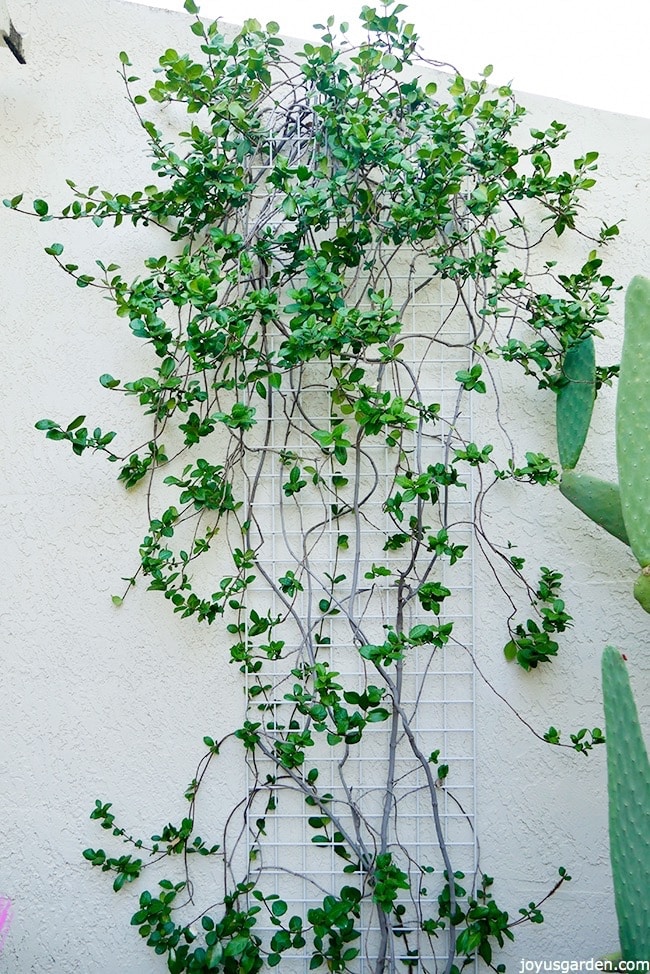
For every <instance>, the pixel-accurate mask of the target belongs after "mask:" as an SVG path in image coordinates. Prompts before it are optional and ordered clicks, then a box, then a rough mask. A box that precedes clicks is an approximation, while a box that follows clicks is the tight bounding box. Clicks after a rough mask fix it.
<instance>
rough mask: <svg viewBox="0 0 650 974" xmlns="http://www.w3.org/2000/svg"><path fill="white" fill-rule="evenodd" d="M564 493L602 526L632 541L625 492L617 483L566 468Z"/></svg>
mask: <svg viewBox="0 0 650 974" xmlns="http://www.w3.org/2000/svg"><path fill="white" fill-rule="evenodd" d="M560 493H561V494H563V495H564V497H566V498H567V500H569V501H571V503H572V504H573V505H574V506H575V507H577V508H578V509H579V510H581V511H582V512H583V514H586V515H587V517H588V518H590V519H591V520H592V521H594V522H595V523H596V524H599V525H600V527H601V528H604V529H605V531H608V532H609V533H610V534H613V535H614V537H615V538H618V539H619V541H622V542H623V543H624V544H626V545H629V543H630V542H629V540H628V536H627V531H626V530H625V522H624V520H623V511H622V510H621V495H620V492H619V489H618V486H617V485H616V484H609V483H607V481H605V480H599V479H598V477H592V476H591V475H590V474H587V473H576V472H575V470H565V471H564V472H563V474H562V483H561V484H560Z"/></svg>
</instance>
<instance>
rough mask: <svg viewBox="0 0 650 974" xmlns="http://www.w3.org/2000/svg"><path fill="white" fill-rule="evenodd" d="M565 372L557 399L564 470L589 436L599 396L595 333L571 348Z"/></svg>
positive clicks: (564, 364) (576, 456)
mask: <svg viewBox="0 0 650 974" xmlns="http://www.w3.org/2000/svg"><path fill="white" fill-rule="evenodd" d="M562 372H563V373H564V377H565V379H566V380H567V381H566V385H563V386H562V388H561V389H560V391H559V392H558V394H557V400H556V430H557V449H558V453H559V456H560V463H561V464H562V467H563V468H564V470H573V468H574V467H575V465H576V464H577V462H578V460H579V459H580V454H581V453H582V448H583V446H584V445H585V440H586V439H587V433H588V432H589V423H590V422H591V414H592V412H593V409H594V401H595V399H596V351H595V348H594V340H593V338H592V337H591V335H589V336H588V337H587V338H583V339H582V341H580V342H578V343H577V345H572V346H571V347H570V348H569V349H567V352H566V354H565V356H564V362H563V363H562Z"/></svg>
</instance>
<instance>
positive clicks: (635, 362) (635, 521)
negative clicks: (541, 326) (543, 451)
mask: <svg viewBox="0 0 650 974" xmlns="http://www.w3.org/2000/svg"><path fill="white" fill-rule="evenodd" d="M616 459H617V462H618V483H619V488H620V491H621V508H622V510H623V519H624V521H625V527H626V529H627V534H628V537H629V539H630V546H631V548H632V551H633V552H634V554H635V556H636V558H637V560H638V562H639V564H640V565H641V567H642V568H645V567H646V566H647V565H650V516H648V512H649V511H650V280H648V279H647V278H645V277H635V278H633V280H632V281H631V283H630V285H629V287H628V289H627V292H626V294H625V337H624V340H623V352H622V355H621V371H620V375H619V383H618V395H617V398H616Z"/></svg>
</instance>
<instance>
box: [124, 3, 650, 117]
mask: <svg viewBox="0 0 650 974" xmlns="http://www.w3.org/2000/svg"><path fill="white" fill-rule="evenodd" d="M131 2H133V0H131ZM138 2H140V3H145V4H147V5H148V6H153V7H166V8H168V9H170V10H182V7H183V0H138ZM197 2H198V3H199V6H200V7H201V14H202V16H205V17H211V18H216V17H220V18H221V19H223V20H224V21H226V22H229V23H241V22H242V20H244V19H246V18H247V17H256V18H257V19H258V20H260V21H261V22H262V23H266V22H267V21H269V20H276V21H277V22H278V23H279V24H280V28H281V30H282V33H283V34H289V35H291V36H294V37H303V38H305V39H311V38H312V37H314V36H315V35H314V31H313V28H312V24H313V23H315V22H320V23H323V22H324V20H326V19H327V17H328V15H329V14H334V16H335V17H336V23H337V24H338V23H339V21H348V22H349V23H350V27H351V33H352V27H353V25H354V24H356V23H358V19H357V17H358V10H360V9H361V7H362V6H363V3H364V2H365V3H367V4H368V6H375V5H376V6H379V5H380V3H379V0H356V2H355V0H203V2H201V0H197ZM402 17H403V18H404V19H405V20H407V21H408V22H411V23H414V24H415V25H416V27H417V29H418V33H419V35H420V40H421V44H422V48H423V51H424V53H425V54H426V55H427V56H428V57H430V58H433V59H435V60H440V61H448V62H450V63H452V64H454V65H455V66H456V67H457V68H458V69H459V70H460V71H461V72H462V73H463V74H465V75H470V76H472V75H474V76H475V75H477V74H478V73H479V72H480V71H482V69H483V68H484V67H485V66H486V65H487V64H493V65H494V74H493V76H492V79H491V80H492V81H494V82H496V83H504V82H510V81H512V82H513V83H514V87H515V88H516V89H517V90H519V91H528V92H534V93H536V94H545V95H549V96H551V97H554V98H562V99H564V100H565V101H571V102H575V103H577V104H580V105H590V106H593V107H596V108H604V109H607V110H609V111H615V112H624V113H626V114H629V115H642V116H644V117H646V118H650V50H649V48H650V45H649V41H648V38H649V37H650V3H648V0H609V2H605V0H410V2H409V3H408V7H407V10H406V11H405V12H404V13H403V14H402ZM348 36H350V35H348Z"/></svg>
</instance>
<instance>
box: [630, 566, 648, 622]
mask: <svg viewBox="0 0 650 974" xmlns="http://www.w3.org/2000/svg"><path fill="white" fill-rule="evenodd" d="M634 598H635V599H636V600H637V602H638V603H639V605H640V606H642V607H643V608H644V609H645V610H646V612H650V568H643V569H642V570H641V574H640V575H639V577H638V578H637V580H636V582H635V583H634Z"/></svg>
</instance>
